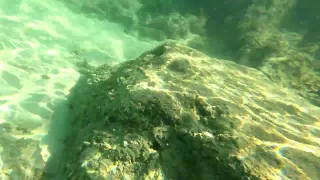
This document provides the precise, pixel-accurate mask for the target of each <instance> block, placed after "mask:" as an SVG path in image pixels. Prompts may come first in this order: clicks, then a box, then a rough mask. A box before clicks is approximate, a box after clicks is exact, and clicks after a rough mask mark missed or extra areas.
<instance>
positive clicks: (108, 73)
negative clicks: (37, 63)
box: [65, 43, 320, 179]
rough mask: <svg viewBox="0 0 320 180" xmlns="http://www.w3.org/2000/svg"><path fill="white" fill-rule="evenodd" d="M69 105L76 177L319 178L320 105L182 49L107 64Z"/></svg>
mask: <svg viewBox="0 0 320 180" xmlns="http://www.w3.org/2000/svg"><path fill="white" fill-rule="evenodd" d="M76 87H77V88H74V89H73V91H72V97H70V107H71V108H70V113H71V114H72V117H70V120H71V121H72V127H73V129H72V132H71V134H72V135H71V136H70V138H69V139H68V140H67V141H66V144H67V145H68V148H67V149H66V151H65V152H66V155H67V158H66V160H67V163H66V167H65V170H66V173H67V174H68V177H69V178H70V179H108V178H116V179H117V178H123V179H157V178H161V177H162V178H163V177H166V178H168V179H170V178H172V179H195V178H197V179H223V178H229V179H248V178H250V179H278V178H279V177H282V178H293V179H308V178H310V179H314V178H316V177H320V174H319V172H317V169H319V168H320V162H317V161H316V160H315V159H316V158H319V156H320V155H319V152H320V145H319V142H318V141H317V139H318V138H319V137H320V131H319V123H320V120H319V118H318V117H320V111H319V107H316V106H313V105H311V104H310V103H309V102H308V101H307V100H305V99H303V98H302V97H300V96H298V95H296V94H295V93H294V92H293V91H291V90H290V89H286V88H281V87H279V86H277V85H276V84H274V83H273V82H272V81H270V80H269V79H268V78H267V77H266V76H265V75H264V74H263V73H262V72H260V71H258V70H255V69H252V68H248V67H245V66H241V65H238V64H235V63H233V62H229V61H223V60H218V59H215V58H210V57H208V56H206V55H205V54H203V53H201V52H199V51H196V50H194V49H191V48H188V47H186V46H182V45H178V44H175V43H165V44H163V45H160V46H158V47H156V48H155V49H153V50H151V51H148V52H146V53H144V54H142V55H141V56H140V57H138V58H137V59H135V60H131V61H127V62H124V63H121V64H119V65H117V66H115V67H110V66H107V65H103V66H101V67H99V68H97V69H96V70H95V71H93V72H92V74H91V75H89V76H88V77H86V78H84V79H82V80H81V82H79V85H78V86H76Z"/></svg>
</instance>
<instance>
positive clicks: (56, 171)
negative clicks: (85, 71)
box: [41, 76, 87, 180]
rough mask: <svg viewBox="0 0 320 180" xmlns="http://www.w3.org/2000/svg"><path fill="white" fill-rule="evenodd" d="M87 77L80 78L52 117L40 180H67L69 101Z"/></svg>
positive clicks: (69, 127) (69, 126) (69, 130)
mask: <svg viewBox="0 0 320 180" xmlns="http://www.w3.org/2000/svg"><path fill="white" fill-rule="evenodd" d="M86 80H87V76H80V78H79V80H78V81H77V83H76V84H75V85H74V87H73V88H72V89H71V90H70V93H69V95H68V96H67V100H62V101H61V102H60V103H59V104H58V105H57V108H56V110H55V111H54V113H53V115H52V122H51V125H50V128H49V132H48V142H47V143H48V151H49V153H50V155H51V156H50V157H49V159H48V161H47V162H46V166H45V169H44V171H43V174H42V177H41V180H67V179H68V177H67V174H66V173H65V165H66V159H67V158H66V154H67V153H65V151H67V150H68V146H67V144H66V139H67V138H68V136H69V135H70V133H71V131H72V128H71V121H70V119H72V118H71V114H72V113H71V111H72V107H71V106H70V99H72V98H71V97H72V96H73V92H74V90H76V89H78V88H79V87H81V84H82V83H83V82H86Z"/></svg>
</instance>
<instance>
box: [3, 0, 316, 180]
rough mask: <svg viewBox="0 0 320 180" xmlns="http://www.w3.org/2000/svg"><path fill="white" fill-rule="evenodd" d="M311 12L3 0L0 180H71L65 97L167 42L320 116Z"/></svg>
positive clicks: (243, 5) (278, 5) (274, 6)
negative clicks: (43, 178)
mask: <svg viewBox="0 0 320 180" xmlns="http://www.w3.org/2000/svg"><path fill="white" fill-rule="evenodd" d="M305 2H306V1H303V0H300V1H291V0H283V1H277V0H275V1H265V2H260V3H259V2H256V1H247V2H242V1H237V2H231V1H224V3H221V2H218V1H210V2H207V1H205V0H201V1H199V2H198V1H197V2H195V1H190V0H185V1H183V0H179V1H178V0H177V1H173V0H172V1H171V0H164V1H160V0H154V1H150V0H149V1H148V0H137V1H133V0H132V1H131V0H119V1H116V0H114V1H112V0H105V1H103V0H92V1H87V0H80V1H76V0H61V1H60V0H46V1H41V0H10V1H9V0H0V180H5V179H9V178H11V179H13V180H20V179H26V178H29V179H32V178H34V179H40V177H37V173H35V172H41V171H43V169H45V171H46V172H45V173H48V174H54V176H52V177H51V178H49V179H57V180H60V179H61V180H63V179H65V178H66V175H65V174H63V173H62V172H63V169H61V167H63V164H64V163H65V162H64V161H63V160H64V152H63V151H64V150H65V149H64V148H65V144H64V143H65V141H64V140H65V139H66V137H67V136H68V135H69V132H70V129H71V128H72V126H71V125H70V124H69V122H68V121H67V116H68V109H69V108H70V105H69V104H68V101H67V97H68V95H69V93H70V89H71V88H72V87H73V86H74V85H75V84H76V83H77V81H78V80H79V78H80V77H81V76H82V75H83V74H84V73H83V71H89V70H90V68H93V67H97V66H99V65H102V64H108V65H116V64H119V63H121V62H124V61H127V60H130V59H134V58H136V57H137V56H139V55H140V54H141V53H143V52H145V51H147V50H150V49H152V48H154V47H156V46H157V45H159V44H160V43H161V42H163V41H165V40H169V39H170V40H175V41H176V42H179V43H182V44H186V45H188V46H190V47H193V48H195V49H197V50H200V51H202V52H205V53H207V54H208V55H210V56H214V57H218V58H225V59H230V60H232V61H235V62H237V63H239V64H243V65H245V66H249V67H253V68H256V69H259V70H261V71H262V72H263V73H264V74H266V75H267V76H268V78H270V80H272V81H274V82H275V83H277V84H279V85H280V86H279V87H285V88H292V91H294V92H295V93H297V94H301V96H302V97H303V98H305V99H306V100H308V101H310V103H312V104H313V105H315V106H320V95H319V89H320V80H319V74H320V73H319V70H320V63H319V62H320V56H319V54H320V34H319V32H320V22H319V17H320V14H319V13H318V14H317V10H315V9H314V8H313V7H312V5H311V6H310V5H308V4H306V3H305ZM312 3H313V4H314V7H320V5H319V4H316V3H317V2H316V1H315V0H314V1H310V4H312ZM317 5H319V6H317ZM307 12H308V13H307ZM279 62H284V63H283V64H281V63H279ZM287 62H289V63H287ZM291 62H294V63H291ZM277 63H279V64H277ZM297 72H299V73H297ZM316 125H317V127H316V128H318V129H319V127H318V126H319V124H316ZM40 174H41V173H40Z"/></svg>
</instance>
